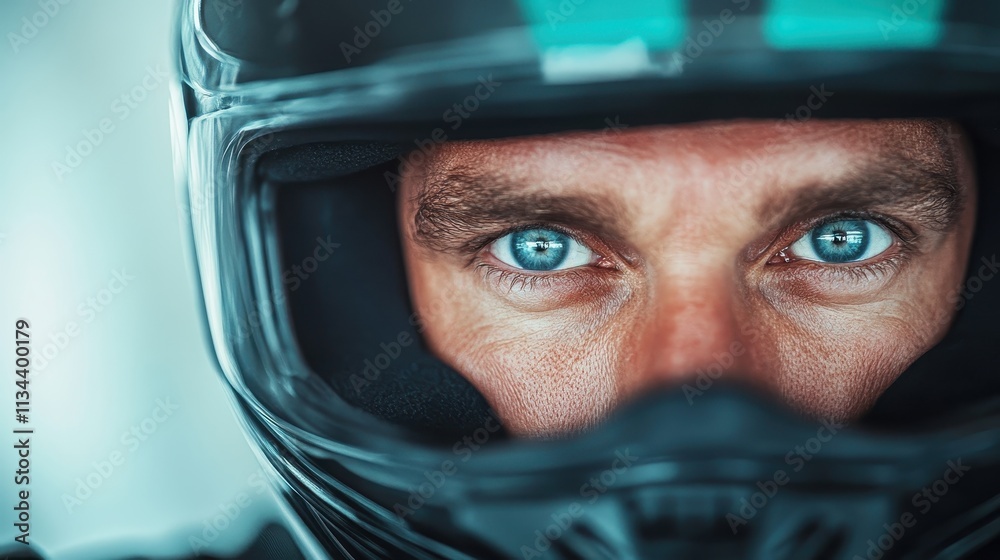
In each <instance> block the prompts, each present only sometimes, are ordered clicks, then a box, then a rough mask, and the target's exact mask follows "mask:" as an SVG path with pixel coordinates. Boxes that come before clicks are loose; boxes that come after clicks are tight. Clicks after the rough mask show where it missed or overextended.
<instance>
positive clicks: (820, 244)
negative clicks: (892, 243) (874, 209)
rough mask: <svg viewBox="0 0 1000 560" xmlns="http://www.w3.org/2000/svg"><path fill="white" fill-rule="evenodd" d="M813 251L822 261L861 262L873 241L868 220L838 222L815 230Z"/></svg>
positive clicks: (811, 237) (811, 236) (812, 236)
mask: <svg viewBox="0 0 1000 560" xmlns="http://www.w3.org/2000/svg"><path fill="white" fill-rule="evenodd" d="M810 239H811V241H812V249H813V251H815V253H816V256H818V257H819V258H820V259H821V260H823V261H826V262H833V263H844V262H851V261H856V260H859V259H860V258H861V257H862V255H864V254H865V251H866V250H867V249H868V244H869V242H870V240H871V233H870V232H869V228H868V222H867V221H866V220H838V221H836V222H830V223H827V224H823V225H821V226H819V227H816V228H813V230H812V232H811V235H810Z"/></svg>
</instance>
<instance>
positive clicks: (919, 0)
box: [877, 0, 927, 41]
mask: <svg viewBox="0 0 1000 560" xmlns="http://www.w3.org/2000/svg"><path fill="white" fill-rule="evenodd" d="M926 4H927V0H903V2H901V3H899V4H893V5H892V10H891V11H892V14H891V15H890V16H889V19H885V18H881V19H879V20H878V24H877V25H878V30H879V31H880V32H881V33H882V39H884V40H886V41H888V40H889V36H890V35H892V34H893V33H895V32H896V31H899V28H900V27H902V26H904V25H906V23H907V22H908V21H910V20H911V19H912V18H913V16H914V15H915V14H916V13H917V12H918V11H919V10H920V8H922V7H923V6H925V5H926Z"/></svg>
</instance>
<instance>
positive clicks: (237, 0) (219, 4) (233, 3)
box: [208, 0, 280, 22]
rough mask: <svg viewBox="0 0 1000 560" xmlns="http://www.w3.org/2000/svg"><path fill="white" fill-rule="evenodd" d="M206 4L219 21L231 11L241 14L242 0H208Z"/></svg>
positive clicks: (224, 18) (227, 16)
mask: <svg viewBox="0 0 1000 560" xmlns="http://www.w3.org/2000/svg"><path fill="white" fill-rule="evenodd" d="M208 5H209V6H211V8H212V10H213V11H214V12H215V15H216V16H217V17H218V18H219V21H223V22H224V21H226V20H227V19H229V16H230V14H233V13H235V14H236V15H237V16H241V15H243V0H210V1H209V2H208ZM279 9H280V8H279Z"/></svg>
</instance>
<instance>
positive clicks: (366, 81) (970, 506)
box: [175, 0, 1000, 560]
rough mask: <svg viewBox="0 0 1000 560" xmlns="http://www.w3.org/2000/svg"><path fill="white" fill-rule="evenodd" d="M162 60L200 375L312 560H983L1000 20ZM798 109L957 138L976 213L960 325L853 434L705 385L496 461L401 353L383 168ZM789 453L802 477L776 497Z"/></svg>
mask: <svg viewBox="0 0 1000 560" xmlns="http://www.w3.org/2000/svg"><path fill="white" fill-rule="evenodd" d="M723 31H725V32H723ZM178 39H179V64H180V74H181V76H182V82H181V84H180V88H177V93H178V96H177V107H176V108H177V109H178V113H180V114H182V115H183V118H182V119H179V124H180V126H178V127H177V130H178V137H177V142H176V143H175V144H176V146H177V159H178V162H179V165H180V167H181V169H182V172H183V176H184V178H185V180H186V185H187V196H188V206H189V211H190V220H191V224H192V231H193V241H194V245H195V248H196V255H197V261H198V263H197V264H198V268H199V273H200V278H201V282H202V288H203V294H204V303H205V310H206V318H207V323H208V326H209V330H210V333H211V338H212V343H213V345H214V348H215V351H216V355H217V356H218V360H219V363H220V366H221V370H222V372H223V373H224V375H225V377H226V379H227V381H228V383H229V385H230V386H231V388H232V393H233V395H234V399H233V400H234V403H235V406H236V408H237V409H238V410H239V413H240V415H241V418H242V419H243V423H244V425H245V426H246V429H247V431H248V432H249V434H250V435H251V436H252V439H253V441H254V442H255V443H256V445H257V446H258V447H259V450H260V454H261V456H262V457H263V458H264V459H266V463H267V464H268V465H269V466H270V468H271V473H272V474H273V479H274V482H275V483H276V484H277V485H278V486H279V488H280V489H281V490H282V493H283V495H284V497H285V499H287V500H288V502H289V503H290V504H291V506H292V507H293V508H294V510H295V511H296V512H297V514H298V515H299V516H301V518H302V520H303V521H304V522H305V524H306V525H307V526H308V527H309V528H310V529H311V530H312V532H313V533H314V535H315V536H316V538H317V539H318V541H319V542H320V543H321V544H322V546H323V547H324V548H325V549H326V551H327V552H328V554H329V555H331V556H333V557H346V558H368V557H372V558H492V557H497V558H501V557H522V558H538V557H552V558H759V559H783V558H788V559H791V558H815V559H819V558H829V559H834V558H859V557H860V558H869V559H873V560H874V559H877V558H897V557H898V558H932V557H933V558H965V557H970V556H972V555H977V554H978V555H982V557H997V556H996V554H997V553H1000V544H998V537H1000V400H997V399H998V397H1000V376H998V375H996V364H997V357H998V355H997V351H996V349H997V348H1000V329H998V328H997V327H996V325H995V320H996V319H995V318H996V317H997V316H998V312H1000V300H998V295H997V288H996V287H995V286H993V285H991V284H989V283H988V282H984V278H983V277H982V276H981V275H979V271H980V269H981V268H982V265H983V262H981V260H980V259H981V258H985V259H987V261H989V259H990V258H991V256H992V257H993V258H994V259H995V254H996V249H997V246H998V244H1000V231H998V224H997V223H996V220H995V216H996V215H997V214H998V212H1000V201H998V200H997V195H998V194H1000V193H998V192H997V189H996V182H997V179H998V173H1000V166H998V162H1000V159H998V157H997V153H998V150H1000V129H998V126H997V124H998V123H1000V120H998V118H1000V6H998V5H994V4H993V3H990V2H976V3H973V2H965V3H961V2H948V1H946V0H904V1H899V0H880V1H867V2H862V1H854V0H852V1H843V2H819V1H797V2H796V1H792V0H771V1H769V2H755V1H753V0H705V1H699V0H685V1H682V0H641V1H632V2H624V1H615V2H612V1H610V0H561V1H557V0H517V1H498V2H489V3H485V2H468V1H465V2H460V1H457V0H447V1H441V2H435V3H420V2H411V1H410V0H373V1H367V0H365V1H359V0H354V1H352V2H332V1H321V0H261V1H258V2H240V1H235V0H188V1H186V2H182V3H181V9H180V16H179V37H178ZM821 85H825V86H826V87H827V88H829V89H830V90H833V91H836V95H837V98H836V100H837V102H836V103H830V104H828V105H826V106H824V107H823V114H822V116H823V117H824V118H826V117H865V118H882V117H898V118H907V117H942V118H948V119H955V120H957V121H958V122H961V123H962V125H963V126H964V128H965V129H966V130H967V131H968V133H969V135H970V136H971V138H972V139H973V142H974V149H975V156H976V161H977V174H978V181H979V185H980V191H981V192H980V195H979V198H980V202H979V210H978V212H979V215H978V225H977V230H976V237H975V240H974V243H973V249H972V258H971V259H970V263H971V264H970V276H969V280H968V282H967V283H966V289H965V291H963V292H961V293H959V294H957V296H956V300H955V301H956V305H958V306H960V311H959V315H958V318H957V320H956V322H955V324H954V325H953V326H952V328H951V330H950V332H949V334H948V335H947V337H946V338H945V340H944V341H942V342H941V343H939V344H938V345H937V346H936V347H935V348H934V349H932V350H931V351H930V352H928V353H927V354H926V355H924V356H923V357H922V358H920V359H919V360H918V361H917V362H916V363H915V364H913V365H912V366H911V368H910V369H909V370H907V371H906V372H905V373H904V374H903V375H902V376H901V377H900V378H899V379H898V380H897V382H896V383H895V384H894V385H893V386H892V387H890V388H889V390H888V391H886V392H885V393H884V394H883V395H882V397H881V398H880V400H879V401H878V402H877V403H876V405H875V407H874V408H873V409H872V410H871V411H870V412H869V413H868V415H867V416H866V417H865V418H863V419H862V421H860V422H858V423H857V424H856V425H852V426H841V425H838V424H831V423H817V422H816V421H812V420H807V419H803V418H802V417H800V416H799V415H797V414H795V413H793V412H792V411H790V410H786V409H784V408H782V406H781V405H778V404H776V403H774V402H771V401H770V400H769V399H768V398H767V397H764V396H762V395H759V394H757V393H755V392H754V391H752V390H749V389H747V388H745V387H741V386H729V385H727V384H725V383H723V382H722V381H720V382H719V383H718V384H717V385H718V386H717V387H713V388H712V390H711V391H705V392H704V394H703V395H700V396H699V397H698V399H697V401H696V403H695V405H691V404H690V400H689V398H688V395H685V393H684V392H683V391H682V390H681V389H680V388H675V389H673V390H664V391H663V392H661V393H657V394H654V395H648V396H646V397H645V398H643V399H641V400H639V401H637V402H634V403H632V404H630V405H629V406H628V407H626V408H624V409H623V410H621V411H619V412H617V413H616V414H615V415H614V416H613V417H612V418H610V419H609V420H608V421H606V422H605V423H603V424H602V425H600V426H598V427H596V428H594V429H592V430H589V431H588V432H586V433H583V434H579V435H576V436H573V437H567V438H562V439H558V440H554V441H545V442H540V441H522V440H513V439H511V438H508V437H507V434H506V431H505V429H504V427H503V425H502V423H501V422H500V421H499V420H498V419H497V418H496V416H495V415H494V414H493V412H492V411H491V410H490V408H489V406H488V405H487V402H486V400H485V399H484V397H483V396H482V395H481V394H480V393H479V392H478V391H477V390H476V389H475V388H474V387H473V386H472V385H471V384H470V383H469V382H468V381H466V380H465V378H464V377H462V376H461V375H459V374H458V373H456V372H455V371H453V370H452V369H450V368H449V367H447V366H446V365H444V364H443V363H442V362H441V361H440V360H439V359H438V358H436V357H435V356H434V355H433V354H432V353H431V352H430V351H429V350H428V349H427V347H426V345H425V344H424V343H423V340H422V338H421V331H422V324H421V321H420V317H419V316H417V315H416V314H414V313H413V310H412V308H411V304H410V300H409V295H408V290H407V278H406V274H405V270H404V267H403V265H402V260H401V256H400V247H399V234H398V226H397V221H396V210H395V206H396V184H397V181H398V178H399V174H398V173H399V166H400V164H401V163H403V162H405V161H406V158H407V157H412V156H413V155H414V154H419V153H420V152H421V151H423V150H426V149H427V148H428V147H432V146H434V145H436V144H439V143H442V142H445V141H449V140H459V139H485V138H501V137H510V136H523V135H530V134H541V133H551V132H558V131H565V130H601V129H606V128H608V127H609V126H610V127H614V125H615V123H618V122H626V123H629V124H630V125H632V126H637V125H640V124H668V123H682V122H691V121H698V120H705V119H725V118H737V117H752V118H776V119H795V118H799V119H801V118H806V117H808V116H810V115H811V111H812V110H814V107H811V106H810V105H808V104H803V101H802V100H803V97H804V94H810V91H811V90H810V87H811V86H812V87H814V88H817V89H815V90H814V93H815V94H818V95H819V94H822V92H823V91H826V90H823V89H822V88H821ZM456 102H457V103H458V104H457V105H456ZM450 109H453V112H451V113H450V114H449V112H448V111H449V110H450ZM460 109H464V111H463V110H460ZM473 113H474V114H473ZM456 124H457V126H456ZM328 259H329V262H325V261H327V260H328ZM345 262H351V263H353V264H352V266H346V265H345V264H344V263H345ZM991 262H992V261H991ZM664 426H686V427H687V428H685V429H684V430H667V429H664ZM834 434H835V435H836V437H832V436H833V435H834ZM796 446H801V447H803V448H805V449H809V450H813V451H812V454H810V459H809V465H808V468H803V469H801V471H799V470H798V469H795V466H794V465H793V464H792V463H789V462H788V461H787V459H786V456H787V453H788V450H789V449H793V448H795V447H796ZM820 447H821V448H822V452H821V453H819V452H817V451H818V450H819V448H820ZM793 473H794V476H793ZM959 480H960V481H961V483H960V484H959V483H958V481H959ZM944 492H947V493H948V497H947V500H945V499H940V498H941V496H942V495H943V493H944ZM925 502H926V503H928V504H930V503H933V504H934V507H933V508H930V507H928V508H926V509H925V508H924V505H923V504H924V503H925Z"/></svg>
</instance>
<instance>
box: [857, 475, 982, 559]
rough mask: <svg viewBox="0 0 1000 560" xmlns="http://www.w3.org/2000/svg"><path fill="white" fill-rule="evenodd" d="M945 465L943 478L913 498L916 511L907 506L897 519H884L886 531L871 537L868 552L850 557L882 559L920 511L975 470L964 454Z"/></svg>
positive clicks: (925, 511)
mask: <svg viewBox="0 0 1000 560" xmlns="http://www.w3.org/2000/svg"><path fill="white" fill-rule="evenodd" d="M946 466H947V468H946V469H945V471H944V473H943V474H942V475H941V478H939V479H937V480H935V481H934V482H932V483H930V484H928V485H927V486H924V487H923V488H921V489H920V491H919V492H916V493H915V494H913V497H912V498H910V504H911V505H912V506H913V507H914V508H916V511H917V514H914V513H913V511H912V510H907V511H904V512H903V513H902V514H900V516H899V518H898V519H895V520H893V521H892V522H890V523H883V524H882V529H884V532H883V533H882V534H881V535H879V536H878V537H875V538H874V539H868V543H867V544H868V548H867V550H865V555H864V556H861V555H860V554H855V555H854V556H853V558H852V559H851V560H881V558H882V557H883V556H885V553H886V552H889V551H890V550H892V547H894V546H896V543H897V542H899V541H900V540H902V538H903V536H905V535H906V532H907V531H908V530H910V529H912V528H913V527H914V526H915V525H916V524H917V521H918V520H919V516H920V515H926V514H927V512H929V511H930V510H931V508H933V507H934V504H936V503H938V502H940V501H941V498H944V497H945V495H947V494H948V491H949V490H950V489H951V487H952V486H954V485H956V484H958V482H959V481H960V480H962V477H963V476H965V473H967V472H969V471H970V470H972V467H970V466H968V465H963V464H962V458H961V457H959V458H958V459H952V460H949V461H948V462H947V463H946Z"/></svg>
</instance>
